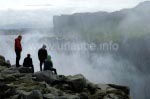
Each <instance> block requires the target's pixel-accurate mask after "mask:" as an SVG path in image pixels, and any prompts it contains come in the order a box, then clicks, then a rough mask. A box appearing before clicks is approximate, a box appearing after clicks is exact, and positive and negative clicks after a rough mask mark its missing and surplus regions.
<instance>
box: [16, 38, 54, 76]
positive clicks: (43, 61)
mask: <svg viewBox="0 0 150 99" xmlns="http://www.w3.org/2000/svg"><path fill="white" fill-rule="evenodd" d="M21 40H22V36H21V35H19V36H18V37H17V38H16V39H15V53H16V67H20V66H21V65H20V64H19V61H20V58H21V52H22V45H21ZM38 58H39V61H40V71H43V70H44V71H45V70H51V71H54V73H55V74H57V72H56V69H55V68H53V62H52V60H51V56H50V55H48V53H47V50H46V45H43V46H42V48H40V49H39V51H38ZM42 65H44V68H43V69H42ZM23 67H28V68H31V69H32V72H34V66H33V62H32V58H31V55H30V54H27V57H26V58H25V59H24V61H23Z"/></svg>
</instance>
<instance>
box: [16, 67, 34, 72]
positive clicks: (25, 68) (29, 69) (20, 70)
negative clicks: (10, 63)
mask: <svg viewBox="0 0 150 99" xmlns="http://www.w3.org/2000/svg"><path fill="white" fill-rule="evenodd" d="M18 71H19V72H20V73H33V71H32V68H29V67H19V68H18Z"/></svg>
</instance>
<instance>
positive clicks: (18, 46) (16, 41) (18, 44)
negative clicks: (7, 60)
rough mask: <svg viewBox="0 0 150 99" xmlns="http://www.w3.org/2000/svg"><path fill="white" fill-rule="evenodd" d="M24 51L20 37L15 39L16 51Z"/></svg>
mask: <svg viewBox="0 0 150 99" xmlns="http://www.w3.org/2000/svg"><path fill="white" fill-rule="evenodd" d="M16 50H17V51H19V52H21V51H22V46H21V40H20V39H19V38H16V39H15V51H16Z"/></svg>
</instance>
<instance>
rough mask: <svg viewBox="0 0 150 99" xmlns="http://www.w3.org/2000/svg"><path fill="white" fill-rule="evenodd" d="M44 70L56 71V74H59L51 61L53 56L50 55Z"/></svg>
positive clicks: (45, 62)
mask: <svg viewBox="0 0 150 99" xmlns="http://www.w3.org/2000/svg"><path fill="white" fill-rule="evenodd" d="M44 70H51V71H54V73H55V74H57V72H56V69H55V68H53V62H52V60H51V56H50V55H48V56H47V59H45V61H44Z"/></svg>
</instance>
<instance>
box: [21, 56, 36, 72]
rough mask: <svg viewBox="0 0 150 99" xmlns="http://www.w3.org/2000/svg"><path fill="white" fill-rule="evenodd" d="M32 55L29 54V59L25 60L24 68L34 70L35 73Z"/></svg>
mask: <svg viewBox="0 0 150 99" xmlns="http://www.w3.org/2000/svg"><path fill="white" fill-rule="evenodd" d="M30 56H31V55H30V54H27V57H26V58H25V59H24V62H23V67H28V68H31V69H32V73H34V67H33V63H32V58H31V57H30Z"/></svg>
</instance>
